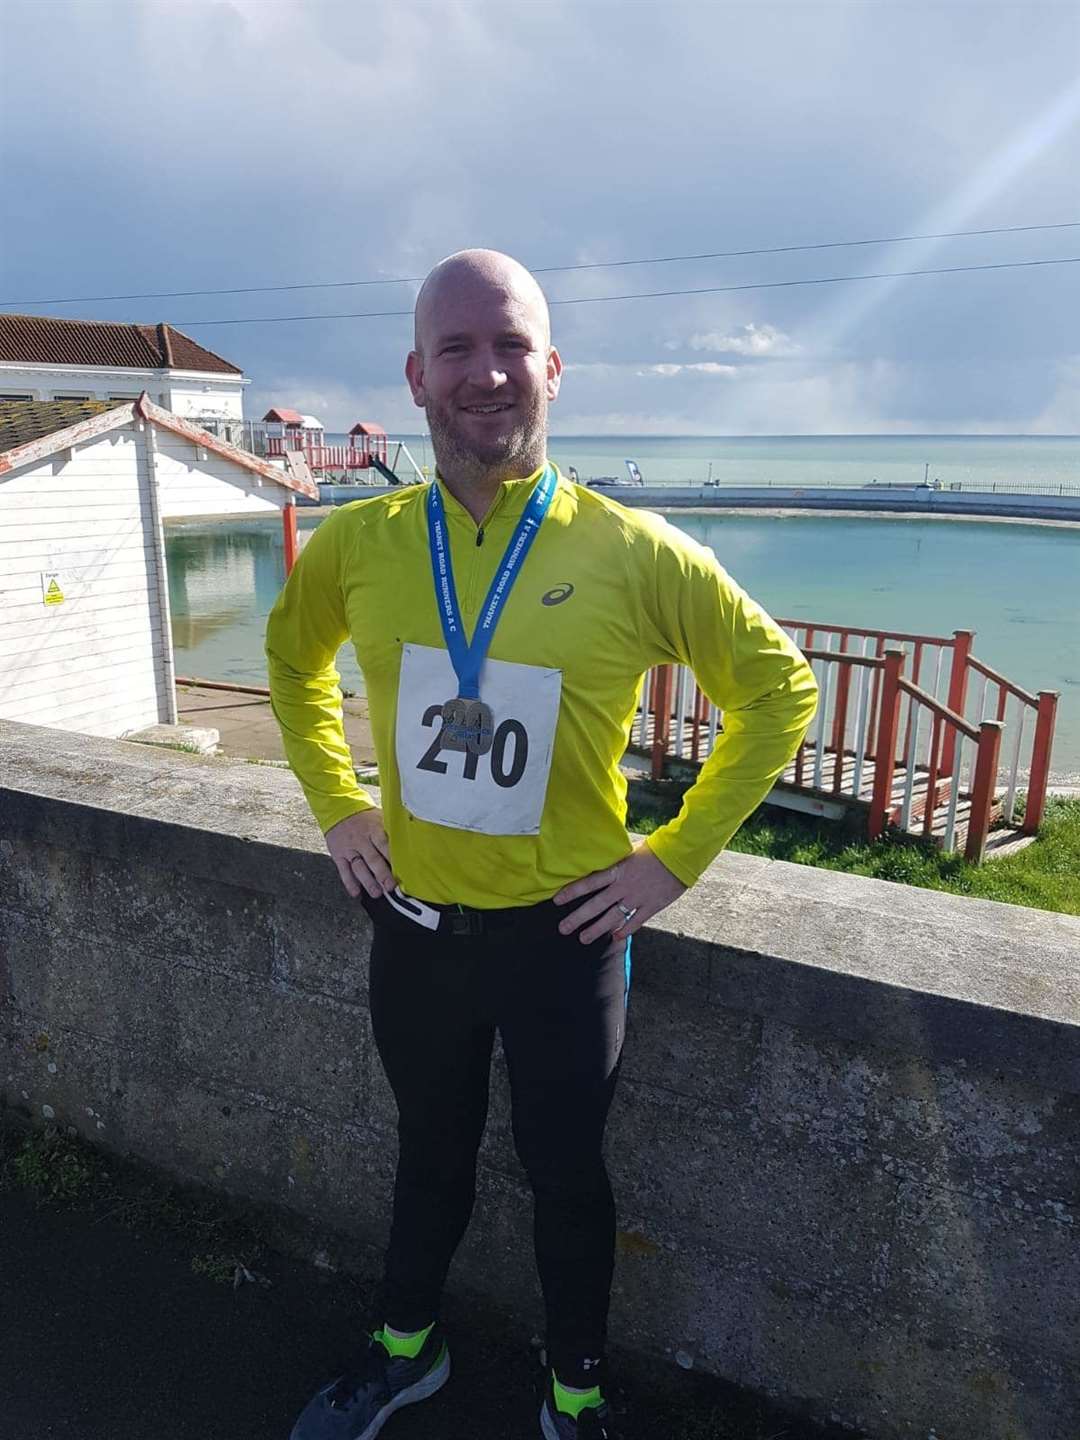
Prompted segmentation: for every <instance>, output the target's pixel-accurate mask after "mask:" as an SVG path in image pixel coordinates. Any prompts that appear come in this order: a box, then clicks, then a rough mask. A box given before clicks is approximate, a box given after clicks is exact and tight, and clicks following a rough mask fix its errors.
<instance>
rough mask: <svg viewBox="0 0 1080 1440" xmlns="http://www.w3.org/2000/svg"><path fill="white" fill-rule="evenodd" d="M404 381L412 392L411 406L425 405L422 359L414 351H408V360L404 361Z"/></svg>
mask: <svg viewBox="0 0 1080 1440" xmlns="http://www.w3.org/2000/svg"><path fill="white" fill-rule="evenodd" d="M405 379H406V380H407V381H408V382H409V389H410V390H411V391H412V398H413V404H414V405H420V406H423V405H426V404H427V395H426V393H425V391H424V357H423V356H422V355H420V354H418V352H417V351H415V350H410V351H409V358H408V359H407V360H406V361H405Z"/></svg>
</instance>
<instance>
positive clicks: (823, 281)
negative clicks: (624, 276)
mask: <svg viewBox="0 0 1080 1440" xmlns="http://www.w3.org/2000/svg"><path fill="white" fill-rule="evenodd" d="M1077 264H1080V255H1066V256H1063V257H1061V258H1060V259H1056V260H1003V261H1000V262H999V263H997V264H993V265H948V266H942V267H940V268H938V269H934V270H882V271H879V272H877V273H874V274H870V275H824V276H818V277H814V278H812V279H807V280H763V281H760V282H758V283H757V284H753V285H706V286H703V287H702V288H700V289H694V290H639V291H634V292H633V293H632V294H629V295H583V296H579V297H578V298H577V299H573V300H551V301H549V302H548V303H549V304H550V305H551V306H552V308H554V307H555V306H556V305H600V304H607V303H609V302H611V301H613V300H659V299H662V298H664V297H666V296H678V295H723V294H728V293H730V292H731V291H735V290H783V289H788V288H790V287H791V286H795V285H841V284H844V283H846V282H849V281H853V280H906V279H909V278H911V277H913V276H916V275H964V274H970V273H971V272H972V271H976V270H1021V269H1028V268H1030V267H1032V266H1035V265H1077ZM412 314H413V311H412V310H357V311H352V312H344V313H338V314H325V315H260V316H255V317H248V318H246V319H241V320H185V321H184V322H183V323H184V324H185V325H188V326H191V327H192V328H194V327H195V326H196V325H284V324H291V323H292V322H293V321H299V320H386V319H391V318H395V317H399V316H411V315H412Z"/></svg>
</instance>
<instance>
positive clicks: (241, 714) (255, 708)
mask: <svg viewBox="0 0 1080 1440" xmlns="http://www.w3.org/2000/svg"><path fill="white" fill-rule="evenodd" d="M176 710H177V714H178V715H179V717H180V719H181V720H182V721H183V722H184V723H185V724H188V725H213V726H214V727H215V728H216V729H217V730H218V731H219V732H220V749H219V754H222V755H231V756H234V757H236V758H240V759H242V758H250V759H252V760H276V761H278V762H279V763H284V761H285V751H284V750H283V749H282V745H281V732H280V731H279V730H278V725H277V721H276V720H275V719H274V716H273V712H272V711H271V709H270V701H269V700H267V699H263V698H262V697H260V696H258V695H244V694H240V693H238V692H230V691H228V690H213V689H210V688H209V687H208V686H201V685H177V687H176ZM342 711H343V714H344V719H345V738H346V739H347V740H348V742H349V747H350V749H351V750H352V753H353V760H354V761H355V762H356V764H357V765H372V764H374V762H375V746H374V745H373V744H372V740H371V725H370V723H369V721H368V709H367V700H366V698H365V697H364V696H362V695H358V696H357V697H356V698H355V699H351V700H344V701H343V702H342Z"/></svg>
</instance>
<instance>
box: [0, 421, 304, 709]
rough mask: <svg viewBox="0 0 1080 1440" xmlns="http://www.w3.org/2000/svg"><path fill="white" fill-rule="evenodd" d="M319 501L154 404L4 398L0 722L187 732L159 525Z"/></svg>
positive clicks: (296, 472)
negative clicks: (172, 727) (298, 499)
mask: <svg viewBox="0 0 1080 1440" xmlns="http://www.w3.org/2000/svg"><path fill="white" fill-rule="evenodd" d="M297 494H302V495H306V496H308V497H309V498H311V499H318V487H317V486H316V485H315V484H314V483H313V481H312V480H311V476H310V473H309V472H308V470H307V467H306V465H305V464H304V462H303V460H302V459H300V458H299V457H295V456H289V457H287V458H286V460H285V463H284V466H283V467H282V468H278V467H276V466H273V465H270V464H268V463H267V462H266V461H265V460H260V459H257V458H256V457H255V456H254V455H251V454H249V453H248V452H247V451H244V450H240V449H237V448H236V447H234V446H232V445H230V444H228V443H227V442H225V441H223V440H221V439H219V438H218V437H216V436H214V435H210V434H208V433H207V432H205V431H203V430H200V429H199V428H198V427H196V426H195V425H193V424H192V423H191V422H190V421H188V420H184V419H182V418H181V417H180V416H178V415H175V414H172V413H171V412H170V411H168V410H166V409H164V408H163V407H161V406H158V405H155V404H153V403H152V401H151V400H150V399H149V397H147V396H144V397H142V398H140V399H139V400H137V401H136V402H134V403H131V402H127V403H123V402H121V403H119V404H115V405H112V406H110V405H109V404H107V403H101V402H96V403H95V402H92V401H73V400H58V401H53V402H51V403H44V402H37V403H34V402H26V401H22V402H20V403H17V404H3V403H0V717H2V718H4V719H6V720H22V721H25V722H26V723H28V724H34V725H51V726H56V727H58V728H61V729H66V730H78V731H81V732H83V733H85V734H88V735H104V736H112V737H116V736H120V735H124V734H127V733H129V732H131V731H134V730H140V729H142V728H144V727H145V726H147V725H154V724H157V723H159V722H164V723H175V721H176V698H175V688H174V671H173V660H172V640H171V633H170V618H169V591H168V584H167V578H166V573H165V540H164V533H163V528H162V522H163V521H164V520H166V519H169V518H172V517H175V516H182V515H183V516H190V515H251V514H257V513H259V512H266V513H267V514H274V513H281V512H282V511H283V510H284V509H285V508H286V507H290V506H291V505H292V504H293V502H294V500H295V496H296V495H297Z"/></svg>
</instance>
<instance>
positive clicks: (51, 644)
mask: <svg viewBox="0 0 1080 1440" xmlns="http://www.w3.org/2000/svg"><path fill="white" fill-rule="evenodd" d="M68 453H70V452H64V454H61V455H57V456H54V457H52V458H51V459H49V460H46V461H43V462H40V463H37V464H34V465H30V466H25V467H23V468H21V469H18V470H15V471H13V472H11V473H10V474H6V475H2V476H0V716H2V717H3V718H5V719H9V720H22V721H28V722H32V723H34V724H37V725H46V726H56V727H60V728H63V729H69V730H78V731H81V732H84V733H85V734H89V735H105V736H117V735H121V734H123V733H124V732H125V731H129V730H137V729H140V728H142V727H143V726H145V725H152V724H156V723H157V722H158V721H159V720H167V719H169V718H170V704H171V697H170V695H169V692H168V686H167V684H166V678H165V677H166V669H165V656H166V646H167V645H168V643H169V640H168V636H167V634H166V633H165V629H166V622H165V619H164V617H163V616H162V613H161V608H160V603H159V591H158V560H157V550H156V544H155V537H154V532H153V525H152V520H151V514H152V511H151V506H150V493H149V487H148V470H147V466H146V462H145V457H144V453H143V443H142V439H141V437H140V436H138V435H137V434H136V432H135V431H134V429H132V430H126V431H123V430H122V431H114V432H112V433H111V434H108V435H104V436H101V437H99V438H98V439H96V440H93V441H90V442H88V443H86V444H84V445H81V446H79V447H77V448H76V450H75V451H74V454H73V456H72V458H70V459H68V458H66V457H67V455H68ZM43 574H55V575H56V577H57V581H58V584H59V586H60V590H61V593H62V595H63V602H62V603H60V604H55V605H46V604H45V603H44V599H43V580H42V576H43Z"/></svg>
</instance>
